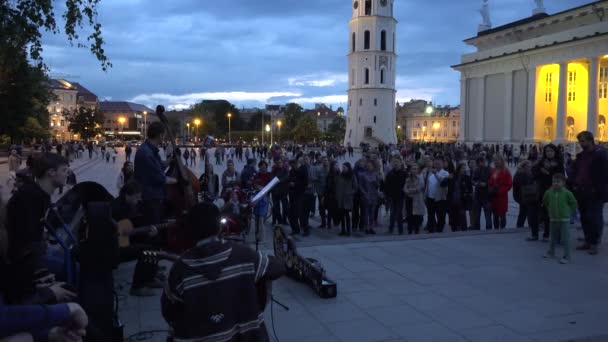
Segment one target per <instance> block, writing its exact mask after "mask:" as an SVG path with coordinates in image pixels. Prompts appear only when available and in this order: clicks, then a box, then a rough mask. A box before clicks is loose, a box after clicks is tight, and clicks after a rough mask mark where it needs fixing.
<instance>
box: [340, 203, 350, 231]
mask: <svg viewBox="0 0 608 342" xmlns="http://www.w3.org/2000/svg"><path fill="white" fill-rule="evenodd" d="M338 210H339V211H340V226H341V228H342V232H343V233H348V234H350V210H348V209H338Z"/></svg>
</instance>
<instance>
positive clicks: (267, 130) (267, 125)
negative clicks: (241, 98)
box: [266, 124, 272, 146]
mask: <svg viewBox="0 0 608 342" xmlns="http://www.w3.org/2000/svg"><path fill="white" fill-rule="evenodd" d="M268 132H272V130H271V129H270V125H269V124H266V133H268ZM270 145H271V146H272V139H271V140H270Z"/></svg>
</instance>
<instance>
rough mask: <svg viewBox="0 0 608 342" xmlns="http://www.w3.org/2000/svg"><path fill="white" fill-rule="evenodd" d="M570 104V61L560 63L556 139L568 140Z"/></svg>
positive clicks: (558, 141)
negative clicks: (567, 110) (567, 116)
mask: <svg viewBox="0 0 608 342" xmlns="http://www.w3.org/2000/svg"><path fill="white" fill-rule="evenodd" d="M567 106H568V62H561V63H559V90H558V99H557V124H556V127H555V141H556V142H557V143H562V142H564V141H565V140H566V109H567Z"/></svg>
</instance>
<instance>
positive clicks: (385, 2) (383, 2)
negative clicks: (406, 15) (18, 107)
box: [380, 0, 388, 6]
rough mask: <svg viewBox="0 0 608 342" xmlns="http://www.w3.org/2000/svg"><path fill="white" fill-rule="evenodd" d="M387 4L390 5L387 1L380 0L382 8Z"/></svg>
mask: <svg viewBox="0 0 608 342" xmlns="http://www.w3.org/2000/svg"><path fill="white" fill-rule="evenodd" d="M387 3H388V1H387V0H380V5H382V6H386V4H387Z"/></svg>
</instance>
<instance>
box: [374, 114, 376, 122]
mask: <svg viewBox="0 0 608 342" xmlns="http://www.w3.org/2000/svg"><path fill="white" fill-rule="evenodd" d="M374 123H376V116H375V115H374Z"/></svg>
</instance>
